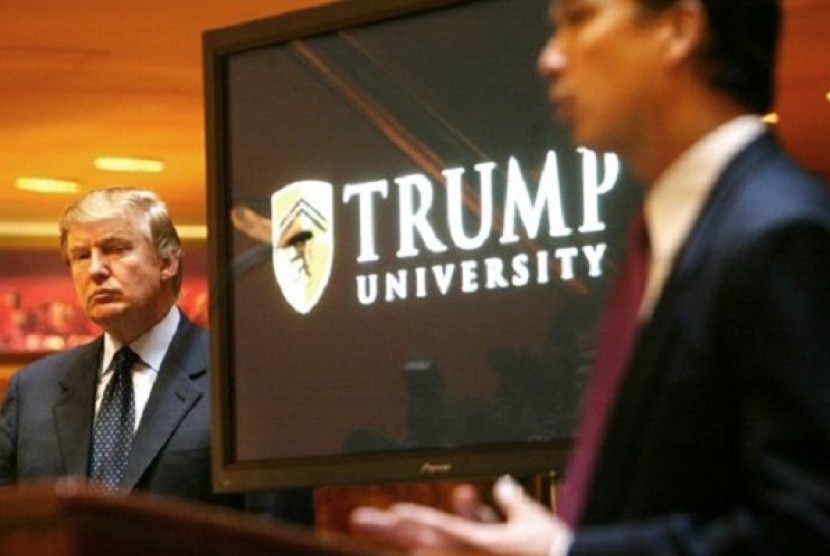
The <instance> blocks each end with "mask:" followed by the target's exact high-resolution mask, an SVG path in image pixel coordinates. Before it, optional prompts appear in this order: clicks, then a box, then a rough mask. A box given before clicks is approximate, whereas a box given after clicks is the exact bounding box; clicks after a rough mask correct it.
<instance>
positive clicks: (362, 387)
mask: <svg viewBox="0 0 830 556" xmlns="http://www.w3.org/2000/svg"><path fill="white" fill-rule="evenodd" d="M547 12H548V0H470V1H458V0H455V1H450V0H432V1H426V0H414V1H413V0H409V1H404V0H385V1H383V2H378V1H377V0H351V1H348V2H338V3H334V4H329V5H325V6H322V7H318V8H314V9H310V10H305V11H300V12H294V13H290V14H286V15H283V16H278V17H274V18H272V19H267V20H261V21H254V22H250V23H246V24H243V25H241V26H236V27H232V28H227V29H219V30H214V31H210V32H208V33H206V34H205V37H204V52H205V70H206V91H207V134H208V205H209V206H208V224H209V248H210V255H209V256H210V268H209V272H210V300H211V313H210V331H211V341H212V348H211V349H212V354H211V357H212V361H211V373H212V384H213V388H214V391H213V400H212V410H213V420H214V421H213V423H214V438H213V446H214V447H213V450H214V467H215V470H214V483H215V487H216V488H217V489H219V490H225V491H231V490H251V489H265V488H274V487H282V486H301V485H306V486H310V485H334V484H348V483H352V484H354V483H378V482H384V481H401V480H419V479H425V478H448V477H452V478H460V477H465V478H472V477H485V476H493V475H497V474H502V473H513V474H516V475H529V474H534V473H546V472H548V471H551V470H556V469H558V468H559V467H560V466H561V463H562V459H563V457H564V455H565V453H566V451H567V447H568V444H569V440H570V439H571V437H572V436H573V434H574V426H575V418H576V414H577V410H578V406H579V400H580V394H581V391H582V389H583V385H584V383H585V381H586V377H587V374H588V373H589V371H590V367H591V360H592V356H593V351H592V346H593V333H594V328H595V323H596V320H597V316H598V312H599V308H600V306H601V303H602V300H603V297H604V293H605V290H606V285H607V281H608V279H609V277H611V276H613V273H614V268H615V263H616V261H617V260H618V258H619V254H620V247H621V244H622V242H623V239H624V238H623V236H624V235H625V228H626V226H627V222H628V220H629V217H630V214H631V212H632V210H633V209H634V207H635V206H636V205H637V202H638V199H637V196H638V195H639V187H638V186H636V185H634V184H633V182H632V179H631V178H630V177H629V176H628V175H627V174H626V172H625V170H624V168H622V167H621V166H620V162H619V159H618V158H617V157H616V156H615V155H614V154H613V153H602V152H593V151H591V150H589V149H586V148H583V147H580V146H579V145H574V144H572V143H571V142H570V141H569V138H568V134H567V130H566V129H565V128H564V127H563V126H561V125H559V124H558V123H557V122H556V121H555V120H554V119H553V117H552V114H551V110H550V108H549V106H548V103H547V100H546V84H545V83H544V82H543V80H542V79H541V78H540V77H539V76H538V75H537V73H536V57H537V55H538V52H539V50H540V48H541V47H542V45H543V44H544V42H545V40H546V39H547V36H548V32H549V28H548V25H549V23H548V17H547Z"/></svg>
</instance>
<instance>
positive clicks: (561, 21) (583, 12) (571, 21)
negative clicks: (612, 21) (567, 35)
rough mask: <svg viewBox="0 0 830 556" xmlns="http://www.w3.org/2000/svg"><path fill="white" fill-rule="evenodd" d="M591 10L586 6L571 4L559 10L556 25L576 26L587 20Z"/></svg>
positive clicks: (591, 12)
mask: <svg viewBox="0 0 830 556" xmlns="http://www.w3.org/2000/svg"><path fill="white" fill-rule="evenodd" d="M592 14H593V10H592V9H591V8H589V7H588V6H573V7H569V8H564V9H563V10H562V11H561V12H559V17H558V18H557V27H578V26H579V25H581V24H583V23H585V22H586V21H588V19H590V18H591V15H592Z"/></svg>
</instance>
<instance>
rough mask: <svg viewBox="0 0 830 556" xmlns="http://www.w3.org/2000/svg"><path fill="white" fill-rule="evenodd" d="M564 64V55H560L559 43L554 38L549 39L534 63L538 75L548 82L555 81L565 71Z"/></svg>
mask: <svg viewBox="0 0 830 556" xmlns="http://www.w3.org/2000/svg"><path fill="white" fill-rule="evenodd" d="M565 64H566V59H565V55H564V54H563V53H562V49H561V48H560V45H559V41H558V40H557V38H556V37H551V38H550V39H549V40H548V42H547V43H545V46H544V47H542V50H541V51H540V52H539V58H538V60H537V62H536V69H537V71H538V72H539V75H541V76H542V77H544V78H545V79H549V80H553V79H556V78H557V77H559V75H560V74H561V73H562V70H563V69H565Z"/></svg>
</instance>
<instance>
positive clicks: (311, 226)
mask: <svg viewBox="0 0 830 556" xmlns="http://www.w3.org/2000/svg"><path fill="white" fill-rule="evenodd" d="M271 226H272V243H273V261H274V275H275V276H276V279H277V284H278V285H279V287H280V290H282V294H283V296H284V297H285V300H286V301H288V303H289V305H291V306H292V307H293V308H294V310H296V311H297V312H298V313H301V314H306V313H308V312H309V311H311V309H312V308H314V306H315V305H316V304H317V302H318V301H319V300H320V297H321V296H322V295H323V292H324V291H325V289H326V286H327V285H328V283H329V277H330V276H331V267H332V261H333V260H334V188H333V187H332V185H331V184H330V183H327V182H323V181H298V182H294V183H291V184H289V185H286V186H285V187H283V188H282V189H280V190H279V191H276V192H275V193H274V194H273V195H271Z"/></svg>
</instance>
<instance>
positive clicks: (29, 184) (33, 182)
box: [15, 177, 81, 193]
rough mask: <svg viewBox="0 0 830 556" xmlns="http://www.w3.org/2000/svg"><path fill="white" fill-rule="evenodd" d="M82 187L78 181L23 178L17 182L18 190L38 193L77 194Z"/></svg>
mask: <svg viewBox="0 0 830 556" xmlns="http://www.w3.org/2000/svg"><path fill="white" fill-rule="evenodd" d="M80 186H81V184H80V183H78V182H76V181H70V180H58V179H53V178H35V177H22V178H17V181H16V182H15V187H17V188H18V189H22V190H24V191H35V192H37V193H77V192H78V189H79V188H80Z"/></svg>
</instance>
